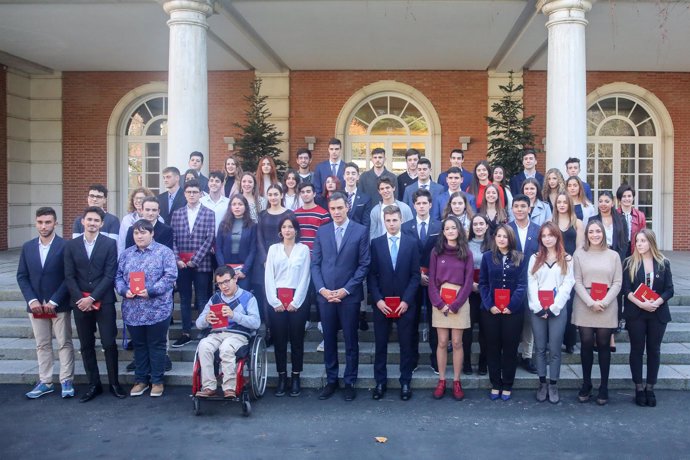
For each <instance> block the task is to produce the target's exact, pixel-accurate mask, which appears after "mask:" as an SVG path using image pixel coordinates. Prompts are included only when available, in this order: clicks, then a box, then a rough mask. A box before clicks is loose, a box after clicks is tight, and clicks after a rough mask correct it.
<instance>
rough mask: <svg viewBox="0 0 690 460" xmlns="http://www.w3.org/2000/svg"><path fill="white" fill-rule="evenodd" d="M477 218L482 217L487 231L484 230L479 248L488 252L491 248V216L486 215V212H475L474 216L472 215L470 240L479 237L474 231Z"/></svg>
mask: <svg viewBox="0 0 690 460" xmlns="http://www.w3.org/2000/svg"><path fill="white" fill-rule="evenodd" d="M475 219H482V220H483V221H484V223H485V224H486V231H485V232H484V237H483V239H482V244H481V246H480V247H479V249H480V250H481V251H482V252H486V251H488V250H489V249H491V239H490V238H491V232H490V231H489V230H490V227H491V225H490V224H489V218H488V217H486V216H485V215H484V214H475V215H474V217H472V220H471V221H470V235H469V237H468V240H470V241H472V240H473V239H475V238H476V237H477V235H476V234H475V233H474V225H473V224H474V220H475Z"/></svg>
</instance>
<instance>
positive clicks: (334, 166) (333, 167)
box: [331, 163, 338, 176]
mask: <svg viewBox="0 0 690 460" xmlns="http://www.w3.org/2000/svg"><path fill="white" fill-rule="evenodd" d="M331 173H332V174H333V175H334V176H337V175H338V165H337V164H335V163H331Z"/></svg>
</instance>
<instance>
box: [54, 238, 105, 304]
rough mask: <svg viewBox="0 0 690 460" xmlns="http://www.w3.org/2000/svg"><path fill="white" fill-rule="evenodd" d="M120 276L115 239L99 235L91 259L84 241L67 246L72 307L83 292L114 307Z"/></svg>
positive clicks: (66, 262) (75, 240)
mask: <svg viewBox="0 0 690 460" xmlns="http://www.w3.org/2000/svg"><path fill="white" fill-rule="evenodd" d="M116 272H117V242H116V241H115V240H113V239H112V238H108V237H107V236H105V235H98V238H97V239H96V244H95V245H94V247H93V251H92V252H91V258H90V259H89V256H88V255H87V254H86V248H85V247H84V238H83V237H80V238H75V239H73V240H69V241H68V242H67V243H65V284H67V289H68V290H69V294H70V297H71V301H72V304H75V303H76V302H77V300H79V299H81V298H82V294H81V293H82V292H90V293H91V297H93V298H94V299H95V300H96V301H100V302H102V303H104V304H111V303H112V304H114V303H115V273H116ZM75 308H76V307H75Z"/></svg>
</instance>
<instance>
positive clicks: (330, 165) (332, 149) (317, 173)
mask: <svg viewBox="0 0 690 460" xmlns="http://www.w3.org/2000/svg"><path fill="white" fill-rule="evenodd" d="M328 176H335V177H337V178H338V179H340V183H341V184H342V183H343V182H345V162H343V160H342V142H340V139H336V138H333V139H331V140H330V141H328V160H326V161H322V162H321V163H319V164H317V165H316V169H315V170H314V177H313V179H312V183H313V184H314V191H315V192H316V194H317V195H320V194H321V193H322V192H323V188H324V185H325V183H326V178H327V177H328Z"/></svg>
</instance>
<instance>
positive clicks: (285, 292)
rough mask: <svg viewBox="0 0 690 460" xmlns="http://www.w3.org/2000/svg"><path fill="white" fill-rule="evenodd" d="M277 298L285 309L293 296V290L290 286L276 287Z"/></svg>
mask: <svg viewBox="0 0 690 460" xmlns="http://www.w3.org/2000/svg"><path fill="white" fill-rule="evenodd" d="M277 291H278V300H280V303H282V304H283V307H284V308H285V309H286V310H287V307H288V305H290V302H292V300H293V299H294V298H295V290H294V289H291V288H278V289H277Z"/></svg>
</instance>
